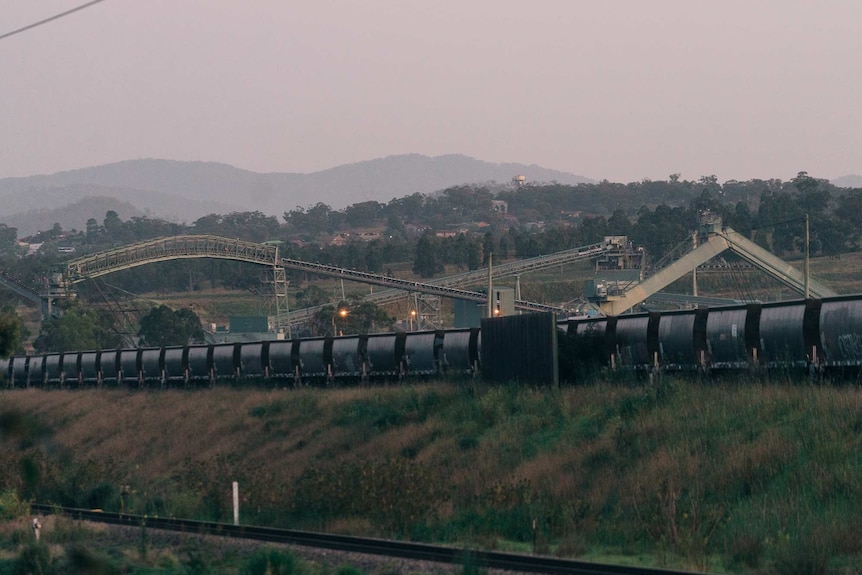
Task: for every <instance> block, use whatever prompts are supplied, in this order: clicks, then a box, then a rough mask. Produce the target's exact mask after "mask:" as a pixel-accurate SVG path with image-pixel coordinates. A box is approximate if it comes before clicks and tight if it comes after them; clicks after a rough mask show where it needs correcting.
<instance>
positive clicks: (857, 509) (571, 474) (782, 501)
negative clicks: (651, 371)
mask: <svg viewBox="0 0 862 575" xmlns="http://www.w3.org/2000/svg"><path fill="white" fill-rule="evenodd" d="M860 431H862V392H860V390H859V389H857V388H855V387H820V386H812V385H808V384H800V383H794V382H788V381H772V382H763V381H751V382H744V383H741V382H715V381H712V382H686V381H681V380H669V379H667V380H663V381H659V382H653V383H644V384H640V383H632V382H624V383H618V384H609V383H597V384H594V385H589V386H584V387H576V388H566V389H563V390H560V391H549V390H534V389H526V388H519V387H486V386H474V385H471V384H469V385H460V384H454V383H452V384H440V385H430V384H428V385H414V386H391V387H375V388H351V389H328V390H320V389H280V390H263V389H259V388H258V389H255V388H252V389H227V388H222V389H215V390H208V391H164V392H133V393H130V392H128V391H120V390H91V391H78V392H72V391H37V390H24V391H3V392H0V493H4V492H5V493H9V492H15V493H17V494H18V495H19V496H20V497H21V498H32V499H35V500H39V501H53V502H57V503H60V504H64V505H78V506H85V507H101V508H105V509H112V510H113V509H119V507H120V505H121V498H120V486H122V485H128V486H130V490H131V496H130V497H129V499H128V505H129V508H130V511H133V512H137V513H147V514H158V515H175V516H181V517H198V518H202V519H215V520H224V521H229V520H231V511H230V493H231V490H230V484H231V482H232V481H234V480H236V481H239V483H240V491H241V516H242V520H243V521H244V522H247V523H257V524H270V525H279V526H289V527H295V528H308V529H318V530H321V529H323V530H331V531H338V532H347V533H356V534H364V535H377V536H385V537H401V538H409V539H415V540H431V541H441V542H449V543H453V544H459V545H478V546H481V547H485V548H502V549H515V550H521V551H529V550H531V548H535V549H537V550H539V551H542V552H546V553H556V554H558V555H562V556H575V557H581V558H585V559H590V560H601V561H609V562H614V563H647V564H652V565H660V566H672V567H677V568H687V569H696V570H704V571H715V572H734V573H739V572H749V573H772V572H778V573H831V572H835V573H856V572H860V570H862V527H860V524H859V521H858V517H859V516H860V514H862V449H860V443H862V435H860ZM534 520H535V525H536V529H535V531H534V530H533V522H534Z"/></svg>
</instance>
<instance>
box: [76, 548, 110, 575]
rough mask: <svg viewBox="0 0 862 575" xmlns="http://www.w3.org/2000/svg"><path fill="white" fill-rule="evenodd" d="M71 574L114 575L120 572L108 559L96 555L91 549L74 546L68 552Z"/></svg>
mask: <svg viewBox="0 0 862 575" xmlns="http://www.w3.org/2000/svg"><path fill="white" fill-rule="evenodd" d="M66 557H67V563H68V565H67V566H68V572H69V573H87V575H114V574H116V573H119V572H120V570H119V569H118V568H117V567H116V566H115V565H114V564H112V563H111V562H110V561H109V560H108V559H107V558H105V557H101V556H99V555H96V554H94V553H93V552H91V551H90V550H89V549H86V548H85V547H81V546H79V545H73V546H72V547H70V548H68V549H67V550H66Z"/></svg>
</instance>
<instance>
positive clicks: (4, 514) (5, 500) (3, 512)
mask: <svg viewBox="0 0 862 575" xmlns="http://www.w3.org/2000/svg"><path fill="white" fill-rule="evenodd" d="M29 512H30V505H29V504H28V503H27V502H26V501H21V500H20V499H18V494H17V493H15V492H14V491H4V492H2V493H0V520H4V521H8V520H9V519H17V518H18V517H23V516H24V515H27V513H29Z"/></svg>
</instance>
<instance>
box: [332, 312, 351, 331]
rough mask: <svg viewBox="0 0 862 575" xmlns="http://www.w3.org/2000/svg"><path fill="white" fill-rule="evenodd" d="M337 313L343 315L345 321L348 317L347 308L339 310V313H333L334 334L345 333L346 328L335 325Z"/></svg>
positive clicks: (342, 318)
mask: <svg viewBox="0 0 862 575" xmlns="http://www.w3.org/2000/svg"><path fill="white" fill-rule="evenodd" d="M336 315H337V316H339V317H341V320H342V323H343V322H344V320H345V319H347V309H346V308H341V309H339V310H338V313H337V314H332V335H344V330H343V329H342V330H338V328H337V327H336V326H335V316H336Z"/></svg>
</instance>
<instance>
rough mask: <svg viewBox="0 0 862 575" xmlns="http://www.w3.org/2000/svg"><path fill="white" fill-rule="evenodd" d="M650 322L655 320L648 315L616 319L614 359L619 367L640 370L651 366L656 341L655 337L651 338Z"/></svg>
mask: <svg viewBox="0 0 862 575" xmlns="http://www.w3.org/2000/svg"><path fill="white" fill-rule="evenodd" d="M651 321H657V319H652V316H651V315H650V314H637V315H628V316H620V317H618V318H617V321H616V327H615V329H614V334H613V336H614V338H613V341H614V352H615V357H616V360H617V361H618V362H619V366H620V367H625V368H632V369H636V370H640V369H648V368H650V367H651V366H653V364H654V362H655V358H654V352H653V349H657V348H658V341H657V337H651V335H652V334H651V331H650V328H651V327H652V326H651ZM653 340H655V341H653Z"/></svg>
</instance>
